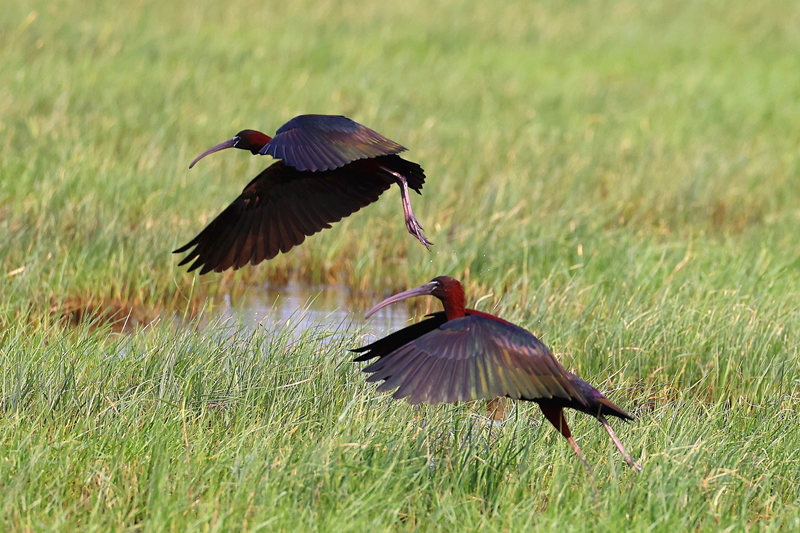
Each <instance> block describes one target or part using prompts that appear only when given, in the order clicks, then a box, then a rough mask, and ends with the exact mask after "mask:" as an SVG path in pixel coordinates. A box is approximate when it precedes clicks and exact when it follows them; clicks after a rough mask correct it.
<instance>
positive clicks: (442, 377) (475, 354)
mask: <svg viewBox="0 0 800 533" xmlns="http://www.w3.org/2000/svg"><path fill="white" fill-rule="evenodd" d="M426 294H429V295H433V296H435V297H437V298H439V300H441V302H442V304H443V306H444V311H440V312H437V313H433V314H432V315H429V316H428V318H427V319H425V320H423V321H422V322H418V323H417V324H414V325H412V326H409V327H407V328H404V329H401V330H400V331H397V332H395V333H392V334H391V335H388V336H387V337H384V338H383V339H380V340H378V341H376V342H374V343H372V344H370V345H368V346H363V347H361V348H356V349H354V350H353V351H354V352H357V353H360V354H361V355H360V356H359V357H357V358H356V359H355V361H369V360H372V359H375V358H376V357H377V360H376V361H373V362H372V363H371V364H370V365H368V366H367V367H365V368H364V369H363V370H364V372H367V373H369V374H371V375H370V376H369V378H367V381H371V382H374V381H382V382H383V383H381V385H380V386H379V387H378V390H379V391H386V390H391V389H395V388H396V389H397V390H396V391H395V393H394V395H393V396H394V397H395V398H406V399H407V400H408V401H409V403H412V404H415V403H419V402H427V403H439V402H457V401H464V400H477V399H492V398H495V397H498V396H507V397H509V398H512V399H515V400H526V401H533V402H536V403H538V404H539V406H540V408H541V409H542V412H543V413H544V415H545V417H547V419H548V420H549V421H550V422H551V423H552V424H553V425H554V426H555V427H556V429H558V430H559V431H560V432H561V433H562V435H564V437H565V438H566V439H567V440H568V441H569V443H570V445H571V446H572V447H573V449H574V450H575V453H577V454H578V456H580V457H581V458H583V452H581V450H580V448H579V447H578V445H577V443H576V442H575V441H574V439H573V438H572V435H571V433H570V430H569V427H568V426H567V422H566V420H565V419H564V414H563V409H564V408H566V407H569V408H572V409H577V410H579V411H581V412H584V413H587V414H590V415H592V416H594V417H595V418H597V419H598V420H599V421H600V423H602V424H603V427H604V428H605V429H606V431H607V432H608V434H609V436H610V437H611V439H612V440H613V441H614V444H615V445H616V446H617V448H618V449H619V451H620V453H622V455H623V457H624V458H625V460H626V461H627V463H628V464H629V465H631V466H632V467H634V468H638V469H640V468H641V467H640V466H639V465H638V464H637V463H636V462H634V461H633V460H632V459H631V458H630V456H629V455H628V453H627V452H626V451H625V449H624V448H623V446H622V444H621V443H620V442H619V439H617V437H616V435H615V434H614V432H613V430H612V429H611V426H610V425H609V424H608V421H607V420H606V419H605V416H606V415H611V416H616V417H618V418H621V419H623V420H632V419H633V417H631V415H629V414H628V413H626V412H625V411H623V410H622V409H621V408H619V407H618V406H616V405H615V404H614V403H613V402H611V401H610V400H609V399H608V398H606V397H605V396H603V395H602V394H601V393H600V392H599V391H598V390H597V389H595V388H594V387H592V386H591V385H590V384H588V383H587V382H586V381H584V380H582V379H581V378H579V377H578V376H576V375H575V374H573V373H571V372H568V371H567V370H566V369H564V367H563V366H561V364H560V363H559V362H558V360H557V359H556V358H555V357H554V356H553V354H552V353H551V352H550V350H549V349H548V348H547V346H545V345H544V343H542V342H541V341H540V340H539V339H537V338H536V337H535V336H534V335H532V334H531V333H530V332H528V331H526V330H524V329H522V328H520V327H519V326H516V325H514V324H511V323H509V322H507V321H505V320H503V319H501V318H498V317H496V316H493V315H490V314H487V313H482V312H480V311H476V310H474V309H467V308H465V306H464V301H465V300H464V289H463V288H462V286H461V284H460V283H459V282H458V281H457V280H455V279H453V278H451V277H447V276H440V277H438V278H435V279H434V280H433V281H431V282H430V283H427V284H425V285H422V286H420V287H417V288H415V289H410V290H408V291H404V292H401V293H399V294H396V295H394V296H391V297H389V298H387V299H386V300H384V301H382V302H381V303H379V304H378V305H376V306H375V307H373V308H372V309H371V310H370V311H369V312H368V313H367V317H369V316H370V315H372V314H373V313H375V312H376V311H377V310H378V309H381V308H382V307H384V306H386V305H389V304H391V303H394V302H397V301H400V300H404V299H406V298H411V297H414V296H421V295H426Z"/></svg>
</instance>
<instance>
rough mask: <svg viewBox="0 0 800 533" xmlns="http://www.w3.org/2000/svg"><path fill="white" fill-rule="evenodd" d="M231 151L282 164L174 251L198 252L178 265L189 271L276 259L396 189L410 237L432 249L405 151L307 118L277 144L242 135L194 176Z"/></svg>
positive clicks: (324, 118) (285, 129)
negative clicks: (414, 200) (416, 208)
mask: <svg viewBox="0 0 800 533" xmlns="http://www.w3.org/2000/svg"><path fill="white" fill-rule="evenodd" d="M226 148H239V149H241V150H249V151H250V152H252V153H253V154H254V155H255V154H262V155H271V156H272V157H274V158H276V159H279V160H280V161H277V162H275V163H273V164H272V165H270V166H269V167H267V168H266V169H265V170H263V171H262V172H261V173H260V174H259V175H258V176H256V177H255V178H254V179H253V180H252V181H251V182H250V183H249V184H248V185H247V186H246V187H245V188H244V190H243V191H242V194H240V195H239V197H238V198H236V200H234V201H233V203H232V204H230V205H229V206H228V207H227V208H226V209H225V210H224V211H222V213H220V214H219V215H218V216H217V217H216V218H215V219H214V220H212V221H211V223H210V224H208V226H206V227H205V229H203V231H201V232H200V233H199V234H198V235H197V236H196V237H195V238H194V239H192V240H191V241H189V242H188V243H187V244H185V245H184V246H181V247H180V248H178V249H177V250H175V252H174V253H182V252H185V251H187V250H189V249H191V251H189V253H188V254H187V255H186V256H185V257H184V258H183V259H182V260H181V262H180V263H179V265H184V264H187V263H189V262H192V261H193V262H192V264H191V266H190V267H189V271H192V270H195V269H196V268H200V273H201V274H205V273H206V272H209V271H211V270H214V271H216V272H222V271H223V270H226V269H228V268H230V267H233V268H234V269H237V268H240V267H242V266H244V265H246V264H247V263H251V264H253V265H256V264H258V263H260V262H261V261H264V260H266V259H272V258H273V257H275V256H276V255H277V254H278V252H287V251H289V249H290V248H292V247H293V246H296V245H298V244H300V243H301V242H303V240H305V238H306V237H307V236H310V235H313V234H314V233H316V232H318V231H320V230H322V229H324V228H329V227H331V226H330V224H331V223H332V222H337V221H338V220H341V219H342V218H343V217H346V216H348V215H350V214H352V213H354V212H356V211H358V210H359V209H361V208H362V207H364V206H366V205H368V204H371V203H372V202H374V201H376V200H377V199H378V197H379V196H380V194H381V193H382V192H383V191H385V190H387V189H388V188H389V187H390V186H391V184H392V183H397V184H398V185H399V186H400V196H401V199H402V203H403V213H404V214H405V221H406V228H407V229H408V232H409V233H411V235H413V236H414V237H416V238H417V239H419V241H420V242H421V243H422V244H424V245H425V246H426V247H429V246H430V245H431V242H430V241H428V239H426V238H425V235H423V233H422V226H421V225H420V223H419V222H418V221H417V219H416V217H414V213H413V211H412V210H411V202H410V200H409V192H408V189H409V188H411V189H414V190H415V191H416V192H417V193H420V194H421V190H422V185H423V183H424V181H425V172H424V171H423V170H422V167H420V166H419V165H418V164H416V163H413V162H411V161H407V160H405V159H403V158H402V157H400V156H398V155H397V154H398V153H399V152H402V151H404V150H406V148H404V147H403V146H401V145H399V144H397V143H396V142H394V141H392V140H389V139H387V138H386V137H384V136H383V135H381V134H379V133H377V132H375V131H372V130H371V129H369V128H367V127H365V126H362V125H361V124H359V123H357V122H354V121H352V120H350V119H349V118H347V117H343V116H334V115H300V116H297V117H295V118H293V119H292V120H290V121H289V122H287V123H286V124H284V125H283V126H281V127H280V128H278V131H277V132H276V133H275V137H270V136H268V135H266V134H264V133H261V132H260V131H255V130H242V131H240V132H239V133H237V134H236V135H235V136H234V137H233V138H232V139H229V140H227V141H225V142H222V143H220V144H218V145H216V146H212V147H211V148H209V149H208V150H206V151H205V152H203V153H202V154H200V155H199V156H197V157H196V158H195V159H194V161H192V163H191V164H190V165H189V168H192V167H193V166H194V165H195V163H197V162H198V161H199V160H201V159H202V158H204V157H205V156H207V155H209V154H212V153H214V152H218V151H220V150H224V149H226Z"/></svg>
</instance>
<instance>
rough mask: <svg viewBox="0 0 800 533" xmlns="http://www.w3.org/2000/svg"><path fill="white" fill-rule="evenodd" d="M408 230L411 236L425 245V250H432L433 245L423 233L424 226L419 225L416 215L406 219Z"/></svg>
mask: <svg viewBox="0 0 800 533" xmlns="http://www.w3.org/2000/svg"><path fill="white" fill-rule="evenodd" d="M406 229H407V230H408V232H409V233H410V234H411V235H413V236H414V237H416V238H417V240H419V242H421V243H422V244H423V245H425V248H427V249H428V250H430V249H431V246H432V245H433V243H432V242H431V241H429V240H428V239H427V238H426V237H425V235H424V234H423V233H422V224H420V223H419V220H417V218H416V217H415V216H414V215H411V216H407V217H406Z"/></svg>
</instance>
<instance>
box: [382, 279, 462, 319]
mask: <svg viewBox="0 0 800 533" xmlns="http://www.w3.org/2000/svg"><path fill="white" fill-rule="evenodd" d="M425 295H430V296H435V297H436V298H439V300H441V302H442V305H443V306H444V312H445V313H446V315H447V320H453V319H455V318H461V317H463V316H466V313H465V311H464V288H463V287H462V286H461V283H460V282H459V281H458V280H457V279H455V278H451V277H450V276H439V277H436V278H433V279H432V280H431V281H429V282H428V283H426V284H425V285H420V286H419V287H416V288H414V289H408V290H407V291H403V292H399V293H397V294H395V295H394V296H390V297H388V298H386V299H385V300H384V301H382V302H381V303H379V304H378V305H376V306H375V307H373V308H372V309H370V310H369V311H367V314H366V318H369V317H370V316H372V315H374V314H375V313H376V312H377V311H378V310H379V309H382V308H384V307H386V306H387V305H389V304H393V303H395V302H399V301H401V300H406V299H408V298H413V297H415V296H425Z"/></svg>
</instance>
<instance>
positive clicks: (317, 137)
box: [260, 115, 406, 172]
mask: <svg viewBox="0 0 800 533" xmlns="http://www.w3.org/2000/svg"><path fill="white" fill-rule="evenodd" d="M405 149H406V148H404V147H403V146H401V145H399V144H397V143H396V142H394V141H392V140H390V139H387V138H386V137H384V136H383V135H381V134H380V133H378V132H376V131H373V130H371V129H369V128H367V127H366V126H362V125H361V124H359V123H358V122H354V121H352V120H350V119H349V118H347V117H343V116H341V115H300V116H297V117H295V118H293V119H292V120H290V121H289V122H287V123H286V124H284V125H283V126H281V127H280V128H279V129H278V131H277V132H276V133H275V137H273V139H272V140H271V141H270V142H268V143H267V144H266V145H265V146H264V147H263V148H262V149H261V152H260V153H261V154H269V155H271V156H272V157H274V158H276V159H282V160H284V161H285V162H286V164H287V165H289V166H290V167H294V168H296V169H297V170H309V171H314V172H319V171H322V170H332V169H334V168H339V167H342V166H344V165H346V164H348V163H352V162H353V161H356V160H358V159H366V158H371V157H378V156H382V155H390V154H397V153H399V152H402V151H404V150H405Z"/></svg>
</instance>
